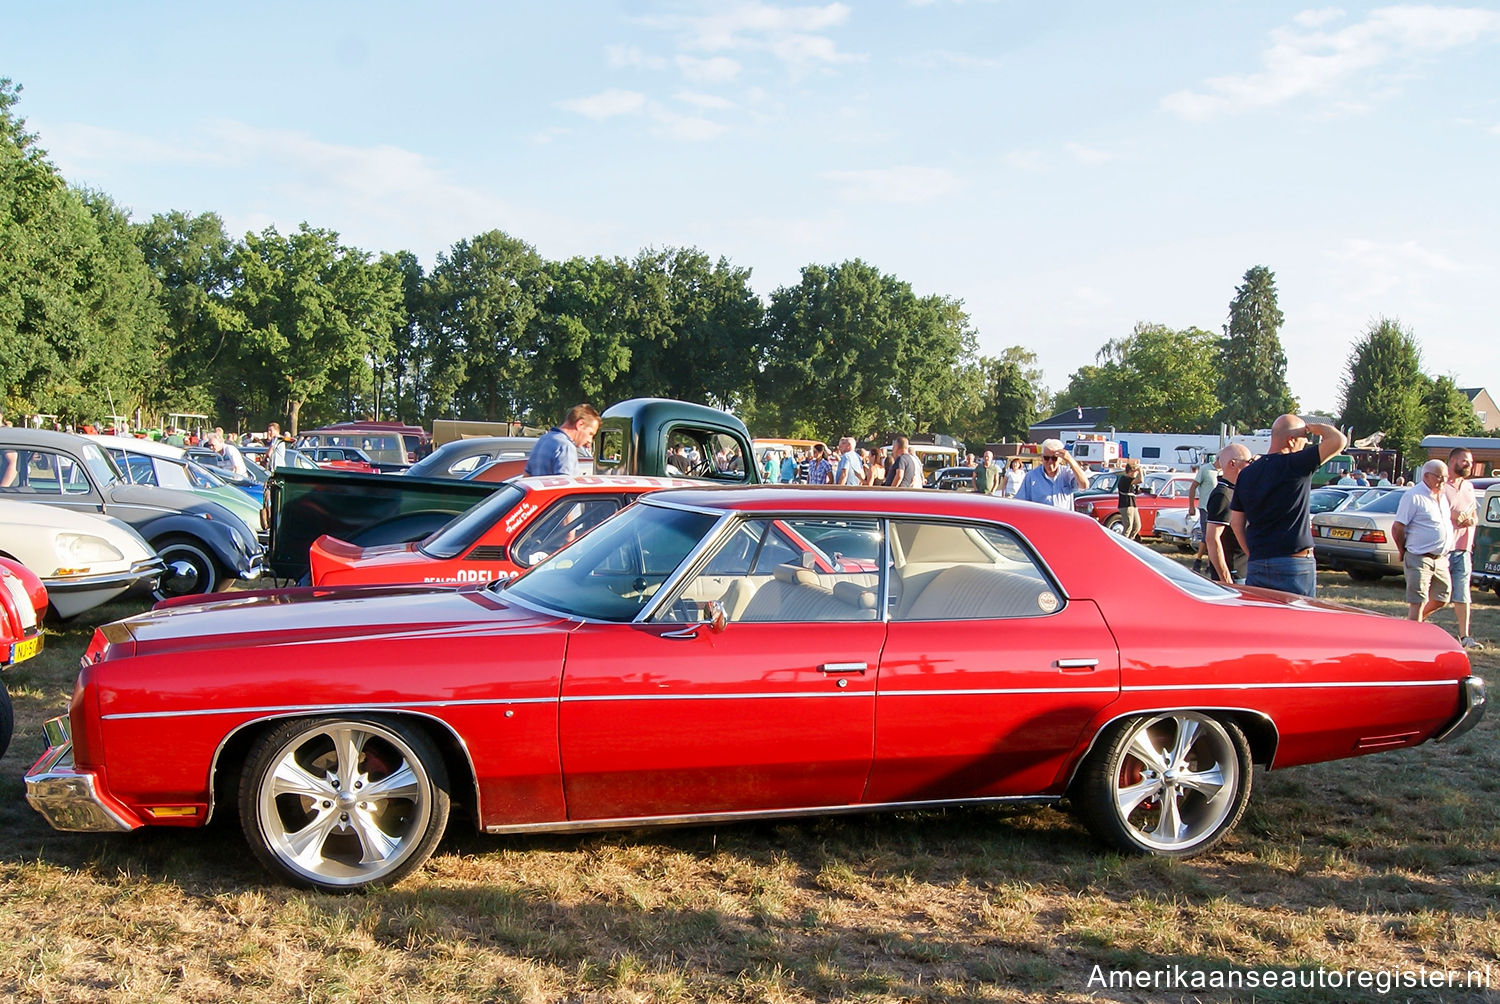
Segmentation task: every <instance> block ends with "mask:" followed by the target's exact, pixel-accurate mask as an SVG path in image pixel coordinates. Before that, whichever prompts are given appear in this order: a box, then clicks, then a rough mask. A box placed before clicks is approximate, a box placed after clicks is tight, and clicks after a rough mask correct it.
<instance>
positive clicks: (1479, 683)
mask: <svg viewBox="0 0 1500 1004" xmlns="http://www.w3.org/2000/svg"><path fill="white" fill-rule="evenodd" d="M1460 686H1461V687H1462V688H1463V701H1464V706H1463V710H1462V711H1460V712H1459V713H1458V717H1457V718H1455V719H1453V721H1451V722H1449V723H1448V724H1447V725H1445V726H1443V728H1441V729H1439V730H1438V734H1437V735H1435V736H1433V738H1434V739H1436V740H1437V741H1438V742H1440V743H1443V742H1447V741H1448V740H1449V739H1457V738H1458V737H1459V736H1461V735H1463V734H1464V733H1465V732H1467V731H1469V730H1470V729H1472V728H1473V727H1474V726H1476V725H1478V724H1479V720H1480V719H1481V718H1483V717H1484V679H1483V678H1482V677H1478V676H1466V677H1464V679H1463V682H1462V683H1461V684H1460Z"/></svg>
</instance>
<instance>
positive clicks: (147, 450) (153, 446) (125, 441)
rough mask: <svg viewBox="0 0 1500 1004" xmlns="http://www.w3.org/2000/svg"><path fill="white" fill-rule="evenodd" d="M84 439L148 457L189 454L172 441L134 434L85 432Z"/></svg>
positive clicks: (167, 458) (171, 456)
mask: <svg viewBox="0 0 1500 1004" xmlns="http://www.w3.org/2000/svg"><path fill="white" fill-rule="evenodd" d="M83 438H84V439H90V440H93V441H94V442H96V443H98V444H99V445H100V446H103V447H106V448H109V449H116V450H124V451H125V452H126V453H142V454H145V455H146V456H148V457H161V458H162V459H163V460H182V459H183V458H184V457H186V456H187V451H186V450H184V449H183V448H182V447H180V446H173V445H171V444H170V443H158V442H157V441H156V440H154V439H136V438H134V437H133V436H101V435H98V434H96V433H84V435H83Z"/></svg>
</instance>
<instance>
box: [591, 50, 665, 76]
mask: <svg viewBox="0 0 1500 1004" xmlns="http://www.w3.org/2000/svg"><path fill="white" fill-rule="evenodd" d="M604 62H605V65H607V66H608V67H609V68H610V69H612V70H664V69H666V68H667V61H666V60H665V59H663V58H662V57H661V56H652V55H650V54H648V53H646V52H643V51H641V50H640V49H638V48H636V47H635V46H633V45H609V46H605V48H604Z"/></svg>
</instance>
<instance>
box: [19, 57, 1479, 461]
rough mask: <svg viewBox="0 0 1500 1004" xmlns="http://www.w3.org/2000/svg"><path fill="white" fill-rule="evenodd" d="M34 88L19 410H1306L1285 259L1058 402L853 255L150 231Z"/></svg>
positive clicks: (936, 301) (833, 429) (833, 417)
mask: <svg viewBox="0 0 1500 1004" xmlns="http://www.w3.org/2000/svg"><path fill="white" fill-rule="evenodd" d="M19 90H20V89H19V87H16V86H14V85H12V84H11V83H10V82H9V81H8V80H0V381H3V383H0V403H3V408H4V411H5V413H6V414H7V415H10V416H16V415H26V414H35V413H45V414H52V415H57V416H59V421H62V422H72V423H75V424H76V423H81V422H84V421H97V420H100V419H101V418H103V417H104V416H107V415H109V414H126V415H129V414H132V413H133V412H135V411H136V410H137V409H139V410H141V411H143V412H145V413H147V414H149V415H155V416H161V415H165V414H166V413H168V412H173V411H176V412H204V413H208V414H211V415H214V416H215V418H216V420H217V421H218V423H219V424H222V425H224V426H226V427H228V428H240V429H243V428H255V427H261V426H263V425H264V423H265V422H267V421H270V420H278V421H280V422H282V424H283V425H285V426H288V427H289V428H294V429H295V428H297V427H298V426H301V427H303V428H307V427H311V426H313V425H316V424H322V423H324V422H329V421H335V420H338V419H342V418H348V417H361V416H367V415H368V416H372V417H373V416H375V415H377V414H378V415H379V416H380V417H381V418H387V419H396V420H401V421H406V422H413V423H416V424H422V425H429V424H430V423H431V421H432V419H434V418H441V417H457V418H466V419H488V420H516V421H522V422H526V423H528V424H532V425H546V424H550V423H552V422H553V421H555V420H556V418H557V417H558V416H559V415H560V414H561V413H562V412H563V411H564V410H565V409H566V408H567V407H569V406H570V405H572V404H575V403H577V402H579V401H591V402H595V403H596V404H599V405H600V406H603V405H606V404H608V403H610V402H613V401H618V400H622V399H625V398H630V397H646V396H660V397H676V398H682V399H686V400H693V401H700V402H704V403H707V404H711V405H714V406H717V407H721V408H725V409H728V410H731V411H734V412H735V413H736V414H739V415H740V416H741V417H742V418H744V419H745V421H746V423H747V424H748V425H749V426H750V427H751V428H752V429H754V430H755V431H756V432H757V434H777V435H783V436H797V437H810V438H815V437H832V436H837V435H843V434H854V435H860V436H865V435H879V434H886V433H890V432H895V431H923V432H943V433H949V434H952V435H955V436H957V437H959V438H961V439H963V440H965V441H966V442H970V443H983V442H990V441H998V440H1000V439H1011V440H1015V439H1025V438H1026V435H1027V433H1026V429H1027V426H1028V425H1029V424H1030V423H1032V422H1033V421H1035V420H1036V419H1037V418H1038V417H1039V416H1041V415H1043V414H1044V413H1047V412H1048V411H1049V409H1051V408H1052V407H1059V408H1061V407H1071V406H1072V405H1074V404H1084V405H1104V406H1107V407H1108V408H1109V409H1110V415H1111V421H1112V422H1113V423H1114V424H1115V425H1116V426H1117V427H1118V428H1122V429H1123V428H1130V429H1133V430H1136V431H1182V432H1187V431H1196V430H1200V429H1207V428H1210V427H1215V426H1216V424H1217V423H1220V422H1227V423H1230V424H1237V425H1239V426H1241V427H1243V428H1253V427H1258V426H1263V425H1266V424H1269V422H1270V420H1271V418H1274V417H1275V415H1276V414H1279V413H1280V412H1281V411H1286V410H1292V409H1293V407H1294V402H1293V401H1292V399H1291V396H1290V394H1289V393H1288V392H1287V389H1286V381H1285V367H1286V360H1285V356H1284V354H1283V352H1282V350H1281V343H1280V339H1279V328H1280V324H1281V320H1282V318H1281V313H1280V311H1279V310H1278V309H1277V308H1276V302H1275V289H1274V276H1272V275H1271V273H1270V271H1269V270H1268V269H1265V268H1263V267H1259V266H1258V267H1256V268H1254V269H1251V270H1250V271H1249V272H1247V273H1246V276H1245V284H1244V285H1243V286H1242V287H1241V288H1240V289H1239V290H1237V292H1236V297H1235V300H1234V302H1232V303H1231V306H1230V316H1229V321H1228V323H1227V324H1226V325H1225V327H1224V334H1223V336H1222V337H1219V336H1215V335H1213V334H1211V333H1209V332H1207V331H1203V330H1201V329H1197V328H1192V329H1188V330H1185V331H1173V330H1170V329H1167V328H1165V327H1163V326H1161V325H1153V324H1141V325H1137V327H1136V329H1135V330H1134V332H1132V333H1131V334H1130V335H1127V336H1125V337H1123V338H1119V339H1113V340H1111V341H1109V342H1107V343H1106V344H1105V346H1104V347H1103V348H1102V349H1101V350H1100V352H1099V354H1098V357H1097V359H1096V365H1091V366H1085V367H1082V368H1081V369H1079V370H1078V371H1077V372H1075V373H1074V374H1072V377H1071V379H1070V381H1069V384H1068V386H1067V387H1066V388H1065V389H1064V390H1063V391H1062V392H1060V393H1059V394H1057V395H1056V396H1055V397H1054V396H1052V395H1049V394H1048V393H1047V392H1046V391H1045V389H1044V387H1043V382H1042V374H1041V372H1040V370H1039V369H1038V367H1037V357H1036V355H1035V353H1033V352H1031V351H1030V350H1028V349H1026V348H1024V347H1022V346H1020V345H1016V346H1011V347H1010V348H1007V349H1005V350H1004V351H1003V352H1001V353H1000V354H999V355H997V356H987V355H982V354H980V353H979V352H978V349H977V337H976V333H975V331H974V330H973V327H972V325H971V322H970V319H969V317H968V315H967V313H966V312H965V311H964V309H963V304H962V302H961V301H959V300H956V299H953V298H950V297H946V296H940V295H921V294H918V293H917V292H915V291H914V290H913V289H912V287H911V285H910V284H909V283H907V282H905V281H903V280H901V279H899V278H897V277H895V276H893V275H889V274H886V273H883V272H882V271H881V270H880V269H878V268H876V267H875V266H873V265H871V264H869V263H866V262H864V261H861V260H858V259H855V260H851V261H845V262H842V263H839V264H832V265H822V264H817V265H808V266H806V267H805V268H803V269H802V270H801V274H800V279H799V281H798V282H796V283H795V284H792V285H788V286H783V287H781V288H778V289H776V290H775V291H773V292H772V293H771V294H770V296H769V297H768V298H767V299H765V300H762V299H761V297H759V296H758V295H757V294H756V293H755V292H754V291H753V290H752V289H751V287H750V282H749V280H750V272H749V270H748V269H745V268H741V267H738V266H735V265H734V264H732V263H731V262H729V261H728V260H726V259H725V258H722V257H720V258H717V259H715V258H712V257H710V256H709V255H708V254H707V253H705V252H703V251H701V250H699V249H696V248H664V249H655V248H648V249H644V250H642V251H640V252H639V253H638V254H636V255H635V256H634V257H633V258H628V259H627V258H624V257H604V256H594V257H581V256H580V257H573V258H569V259H566V260H561V261H554V260H549V259H546V258H544V257H543V256H542V255H540V254H539V253H538V252H537V251H536V250H535V249H534V248H533V247H531V246H530V245H529V244H527V243H525V242H524V241H522V240H519V239H517V238H515V237H513V236H510V235H508V234H505V233H503V232H501V231H499V230H491V231H487V232H484V233H481V234H478V235H475V236H473V237H470V238H466V239H463V240H459V241H457V242H456V243H455V244H453V245H452V246H451V247H450V248H449V249H447V250H446V251H445V252H443V253H441V254H439V255H438V256H437V260H436V263H435V264H434V265H433V267H432V268H431V269H430V270H429V269H424V268H423V267H422V264H421V263H420V262H419V261H418V259H417V257H416V256H415V255H413V254H412V253H410V252H407V251H398V252H385V253H379V254H371V253H369V252H366V251H363V250H361V249H359V248H355V247H350V246H348V245H346V244H344V243H343V242H341V240H340V239H339V235H338V234H337V233H336V232H334V231H331V230H327V229H322V228H317V227H313V226H310V225H309V224H307V223H304V224H302V225H301V226H299V227H298V228H297V229H296V230H295V231H293V232H291V233H285V234H283V233H281V232H280V231H278V230H277V229H276V228H275V227H268V228H266V229H265V230H263V231H261V232H259V233H246V234H244V235H243V236H242V237H239V238H234V237H232V236H231V235H229V234H228V233H227V232H226V230H225V227H224V224H223V221H222V220H221V219H220V218H219V217H218V216H217V215H216V214H214V213H212V212H205V213H200V214H197V215H191V214H188V213H183V212H169V213H161V214H157V215H156V216H153V217H152V218H151V219H150V220H147V221H144V222H140V223H135V222H131V220H130V219H129V216H128V214H127V213H126V212H125V211H124V210H122V209H121V208H120V207H119V206H117V205H116V204H115V203H114V202H113V201H112V200H111V199H110V198H109V196H107V195H106V194H104V193H101V192H94V191H88V190H80V189H75V188H73V187H71V186H69V185H68V184H67V183H66V181H65V180H64V179H63V178H62V177H61V175H60V174H59V173H58V171H57V170H56V169H55V167H54V166H53V165H52V164H51V163H50V162H49V161H48V160H47V159H46V156H45V153H44V151H43V150H42V149H41V148H40V147H39V146H38V145H37V141H36V137H34V136H32V135H30V134H28V133H27V132H26V131H25V123H24V120H23V119H21V118H19V117H18V116H17V115H16V114H15V112H14V108H15V105H16V102H17V98H18V94H19ZM1377 368H1378V367H1377ZM1382 372H1383V371H1382ZM1372 379H1374V377H1371V376H1367V375H1366V374H1365V373H1364V371H1361V373H1360V375H1359V376H1358V377H1357V379H1356V380H1355V384H1356V385H1357V386H1358V387H1361V388H1362V387H1364V386H1365V385H1366V384H1367V383H1369V382H1370V381H1371V380H1372ZM1448 386H1449V387H1451V381H1449V383H1448ZM1429 396H1431V395H1429ZM1460 397H1461V395H1460ZM1360 400H1363V399H1362V398H1360ZM1422 400H1427V398H1426V397H1424V398H1422ZM1433 400H1436V398H1433ZM1450 403H1451V402H1450ZM1450 410H1451V409H1450ZM1360 414H1361V415H1362V416H1363V415H1364V414H1365V413H1360ZM1424 414H1425V413H1424ZM1445 414H1446V413H1445ZM1470 414H1471V415H1472V411H1471V412H1470ZM1413 421H1415V422H1416V425H1417V426H1420V425H1423V423H1424V422H1426V418H1423V419H1420V420H1415V419H1414V420H1413ZM1371 431H1373V430H1371ZM1388 431H1390V430H1388Z"/></svg>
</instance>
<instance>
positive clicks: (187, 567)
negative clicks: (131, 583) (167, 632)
mask: <svg viewBox="0 0 1500 1004" xmlns="http://www.w3.org/2000/svg"><path fill="white" fill-rule="evenodd" d="M156 553H157V555H158V556H159V557H160V558H161V560H162V561H164V562H166V563H167V570H166V571H165V572H163V573H162V577H161V580H160V581H159V582H158V583H157V586H156V589H155V591H154V593H153V595H154V596H155V597H156V598H157V599H159V600H165V599H170V598H171V597H173V596H193V595H196V594H198V593H211V592H213V591H214V590H216V589H218V588H219V584H220V583H221V582H222V581H223V580H224V574H223V572H222V571H221V570H220V568H219V563H218V562H217V561H216V560H214V556H213V554H212V552H210V551H209V549H208V545H206V544H204V543H203V542H202V541H201V540H190V539H189V538H187V537H171V538H168V539H167V540H164V541H162V542H160V543H159V544H157V546H156Z"/></svg>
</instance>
